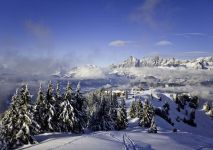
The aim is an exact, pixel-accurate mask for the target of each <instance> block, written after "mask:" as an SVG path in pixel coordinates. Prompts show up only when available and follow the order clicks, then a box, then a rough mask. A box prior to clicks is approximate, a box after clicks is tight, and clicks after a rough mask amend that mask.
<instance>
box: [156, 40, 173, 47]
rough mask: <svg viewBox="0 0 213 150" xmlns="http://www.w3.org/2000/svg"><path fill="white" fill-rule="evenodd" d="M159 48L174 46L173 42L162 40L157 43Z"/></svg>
mask: <svg viewBox="0 0 213 150" xmlns="http://www.w3.org/2000/svg"><path fill="white" fill-rule="evenodd" d="M156 45H157V46H169V45H173V43H172V42H170V41H167V40H162V41H159V42H157V43H156Z"/></svg>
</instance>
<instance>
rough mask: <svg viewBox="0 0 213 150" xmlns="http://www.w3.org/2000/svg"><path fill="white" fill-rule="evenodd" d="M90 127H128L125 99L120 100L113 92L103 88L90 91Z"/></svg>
mask: <svg viewBox="0 0 213 150" xmlns="http://www.w3.org/2000/svg"><path fill="white" fill-rule="evenodd" d="M88 113H89V115H88V116H89V122H88V128H89V129H91V130H93V131H98V130H104V131H107V130H122V129H125V128H126V127H127V113H126V104H125V100H124V99H122V100H121V101H120V102H118V100H117V96H116V95H115V94H112V92H108V93H106V92H105V91H104V90H103V89H101V90H97V91H96V92H93V93H90V94H89V96H88Z"/></svg>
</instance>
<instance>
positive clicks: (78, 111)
mask: <svg viewBox="0 0 213 150" xmlns="http://www.w3.org/2000/svg"><path fill="white" fill-rule="evenodd" d="M31 98H32V96H31V94H30V92H29V89H28V87H27V85H23V86H22V87H21V88H20V89H18V90H17V91H16V93H15V94H14V96H13V97H12V100H11V104H10V106H9V109H8V110H7V111H6V112H5V113H4V114H3V116H2V119H1V123H0V127H1V129H0V146H1V149H12V148H16V147H18V146H22V145H24V144H29V143H31V144H33V143H35V140H34V139H33V135H35V134H40V133H44V132H74V133H80V132H83V129H84V128H85V127H86V123H87V114H86V106H87V105H86V99H85V97H84V96H83V95H82V94H81V92H80V83H79V84H78V86H77V89H76V91H73V90H72V87H71V85H70V84H69V82H68V84H67V87H66V90H65V91H64V92H63V94H61V92H60V88H59V84H57V87H56V90H55V91H54V89H53V84H52V83H51V82H50V83H49V84H48V88H47V90H46V92H44V91H43V89H42V86H41V85H40V88H39V91H38V95H37V99H36V103H35V104H33V103H32V101H31Z"/></svg>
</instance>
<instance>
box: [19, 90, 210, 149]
mask: <svg viewBox="0 0 213 150" xmlns="http://www.w3.org/2000/svg"><path fill="white" fill-rule="evenodd" d="M150 93H152V94H153V96H154V99H153V100H150V101H151V103H152V104H153V105H154V106H155V107H160V106H162V105H163V104H164V102H165V101H167V102H168V103H169V104H170V111H169V114H170V117H171V118H172V121H173V122H174V123H175V125H174V126H171V125H170V124H168V123H167V122H166V121H165V120H163V119H162V118H160V117H156V118H155V119H156V123H157V126H158V133H157V134H151V133H147V129H143V128H141V127H139V126H138V119H137V118H135V119H129V125H128V128H127V129H126V130H122V131H98V132H90V131H86V132H85V134H82V135H79V134H69V133H46V134H42V135H37V136H36V137H35V138H36V139H37V141H38V142H39V143H38V144H35V145H26V146H24V147H22V148H20V149H28V150H41V149H42V150H45V149H56V150H59V149H60V150H84V149H86V150H120V149H126V150H154V149H156V150H204V149H205V150H210V149H211V150H212V149H213V130H212V129H213V120H212V119H211V118H210V117H208V116H207V115H205V113H204V112H203V111H202V110H200V109H198V110H197V111H196V119H195V122H196V123H197V127H191V126H189V125H187V124H184V123H183V122H177V121H176V120H175V118H176V117H177V116H179V117H183V116H184V113H182V112H178V111H177V110H176V104H175V103H174V102H173V100H172V98H171V97H170V95H169V94H166V93H158V92H157V91H155V90H148V91H144V93H143V94H141V95H137V96H136V100H138V99H137V98H139V97H140V98H141V99H142V101H143V100H144V99H145V97H148V96H149V95H150ZM157 95H158V96H159V95H160V96H161V97H162V101H158V100H157ZM133 100H135V99H134V98H129V99H128V100H127V101H126V103H127V107H128V108H129V106H130V103H131V101H133ZM127 111H129V110H127ZM174 128H177V129H178V132H177V133H174V132H172V130H173V129H174Z"/></svg>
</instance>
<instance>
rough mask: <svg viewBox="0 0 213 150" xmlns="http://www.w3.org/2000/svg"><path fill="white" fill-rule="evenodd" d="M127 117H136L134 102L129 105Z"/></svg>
mask: <svg viewBox="0 0 213 150" xmlns="http://www.w3.org/2000/svg"><path fill="white" fill-rule="evenodd" d="M129 116H130V117H131V118H135V117H137V109H136V102H135V101H132V103H131V106H130V112H129Z"/></svg>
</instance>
